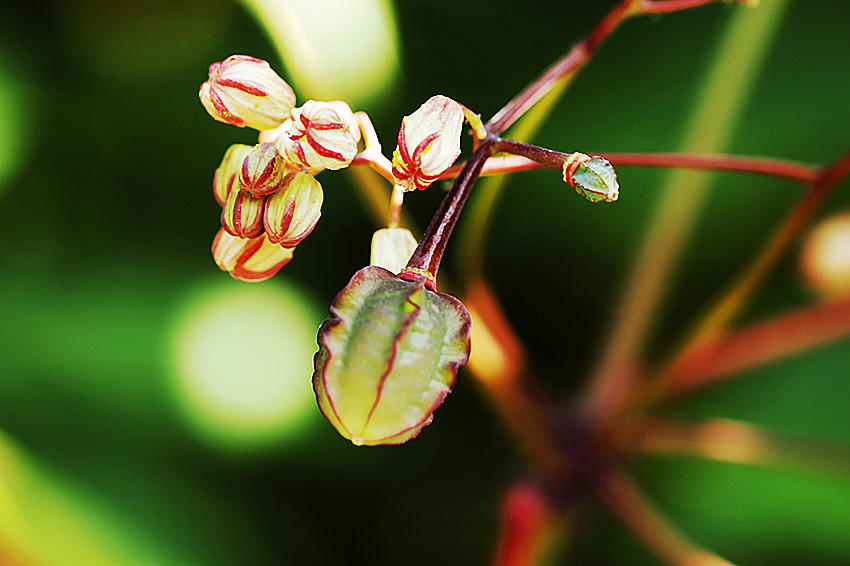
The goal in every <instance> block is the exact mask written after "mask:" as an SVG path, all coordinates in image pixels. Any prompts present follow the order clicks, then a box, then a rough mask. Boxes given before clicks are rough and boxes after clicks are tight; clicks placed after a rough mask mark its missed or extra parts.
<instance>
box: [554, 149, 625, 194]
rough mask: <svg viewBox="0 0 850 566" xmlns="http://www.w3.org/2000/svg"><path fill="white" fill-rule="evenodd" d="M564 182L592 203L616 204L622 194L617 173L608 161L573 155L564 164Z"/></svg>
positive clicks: (577, 154) (601, 158)
mask: <svg viewBox="0 0 850 566" xmlns="http://www.w3.org/2000/svg"><path fill="white" fill-rule="evenodd" d="M563 173H564V181H565V182H566V183H567V184H568V185H570V186H571V187H575V189H576V192H577V193H578V194H580V195H583V196H584V198H586V199H587V200H589V201H590V202H599V201H603V200H604V201H606V202H614V201H615V200H617V197H618V196H619V194H620V185H619V184H618V183H617V172H616V171H614V167H612V166H611V164H610V163H609V162H608V160H607V159H605V158H603V157H599V156H594V157H590V156H589V155H586V154H584V153H573V154H572V155H570V156H569V158H567V160H566V161H565V162H564V168H563Z"/></svg>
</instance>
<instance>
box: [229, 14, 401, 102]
mask: <svg viewBox="0 0 850 566" xmlns="http://www.w3.org/2000/svg"><path fill="white" fill-rule="evenodd" d="M243 2H244V3H245V4H246V5H247V6H248V7H249V8H250V9H251V10H252V11H253V12H254V14H255V15H256V17H257V18H258V19H259V20H260V22H262V24H263V25H264V27H265V28H266V31H267V33H268V34H269V35H270V37H271V39H272V41H273V42H274V44H275V47H277V49H278V51H279V52H280V54H281V57H282V58H283V63H284V65H286V76H285V77H284V78H285V79H286V80H287V81H288V82H290V83H291V84H292V85H293V86H294V87H295V88H296V90H298V91H300V92H301V93H303V94H304V95H305V96H307V97H309V98H317V99H321V100H331V99H341V100H345V101H347V102H348V103H349V104H351V105H352V107H353V108H354V109H355V110H358V109H360V108H363V107H367V106H369V104H370V102H371V103H374V102H375V101H376V100H378V99H381V98H382V97H383V96H384V95H386V93H387V92H388V91H389V90H390V89H391V87H392V86H393V85H394V84H395V82H396V80H397V78H398V74H399V69H400V66H399V55H398V50H399V41H398V29H397V26H396V21H395V14H394V13H393V9H392V6H391V4H390V2H388V1H387V0H358V1H357V2H352V1H351V0H243ZM299 98H300V97H299Z"/></svg>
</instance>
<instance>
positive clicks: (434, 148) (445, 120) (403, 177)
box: [393, 95, 463, 191]
mask: <svg viewBox="0 0 850 566" xmlns="http://www.w3.org/2000/svg"><path fill="white" fill-rule="evenodd" d="M461 126H463V108H462V107H461V105H460V104H458V103H457V102H455V101H454V100H452V99H451V98H448V97H446V96H443V95H437V96H432V97H431V98H429V99H428V100H427V101H426V102H425V103H424V104H423V105H422V106H420V107H419V109H418V110H416V112H414V113H413V114H411V115H409V116H405V117H404V119H403V120H402V121H401V129H400V130H399V132H398V145H397V146H396V149H395V151H394V152H393V176H394V177H395V182H396V186H398V187H400V188H401V189H402V190H404V191H412V190H415V189H425V188H427V187H428V186H429V185H430V184H431V183H433V182H434V181H436V180H437V178H439V176H440V175H442V174H443V173H444V172H445V171H446V169H448V168H449V167H451V166H452V164H453V163H454V162H455V160H456V159H457V158H458V156H459V155H460V131H461Z"/></svg>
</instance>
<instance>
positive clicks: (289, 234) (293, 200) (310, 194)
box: [263, 173, 324, 248]
mask: <svg viewBox="0 0 850 566" xmlns="http://www.w3.org/2000/svg"><path fill="white" fill-rule="evenodd" d="M323 200H324V194H323V193H322V185H320V184H319V182H318V181H317V180H316V178H315V177H313V176H312V175H310V174H309V173H290V174H289V175H287V176H286V177H285V178H284V180H283V186H281V188H280V190H279V191H278V192H276V193H275V194H273V195H272V196H270V197H268V201H267V202H266V210H265V213H264V214H263V225H264V226H265V228H266V234H268V237H269V240H270V241H272V242H275V243H278V244H280V245H281V246H284V247H287V248H291V247H293V246H294V245H296V244H297V243H298V242H300V241H301V240H303V239H304V238H306V237H307V236H308V235H309V234H310V232H312V231H313V228H315V227H316V223H317V222H318V221H319V217H320V216H321V215H322V201H323Z"/></svg>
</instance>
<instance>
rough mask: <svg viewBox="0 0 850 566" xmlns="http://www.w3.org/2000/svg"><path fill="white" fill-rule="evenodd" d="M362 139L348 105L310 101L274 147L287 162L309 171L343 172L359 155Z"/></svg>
mask: <svg viewBox="0 0 850 566" xmlns="http://www.w3.org/2000/svg"><path fill="white" fill-rule="evenodd" d="M341 105H345V106H344V108H343V107H342V106H341ZM359 138H360V130H359V129H357V128H356V121H355V120H354V115H353V114H352V113H351V109H350V108H348V105H347V104H345V103H344V102H332V103H331V102H317V101H315V100H308V101H307V102H306V103H305V104H304V106H302V107H301V108H296V109H295V110H293V111H292V121H291V122H290V123H289V125H288V127H287V128H286V131H285V132H283V133H282V134H279V135H277V137H276V138H275V144H276V145H277V149H278V151H280V152H281V153H282V154H283V155H285V156H286V159H287V160H289V161H291V162H292V163H297V164H299V165H302V166H304V167H305V168H307V169H311V170H315V169H342V168H344V167H348V165H349V164H350V163H351V160H352V159H354V156H355V155H356V154H357V141H358V139H359Z"/></svg>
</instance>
